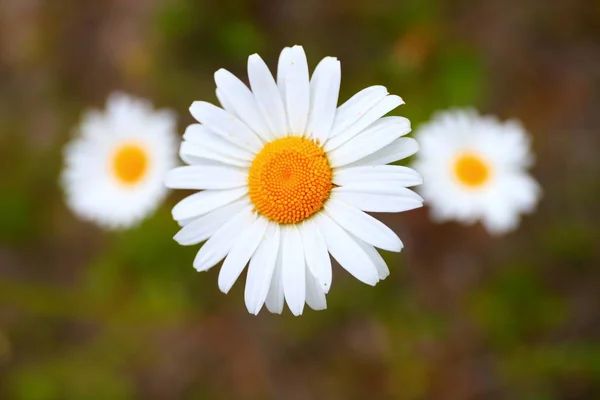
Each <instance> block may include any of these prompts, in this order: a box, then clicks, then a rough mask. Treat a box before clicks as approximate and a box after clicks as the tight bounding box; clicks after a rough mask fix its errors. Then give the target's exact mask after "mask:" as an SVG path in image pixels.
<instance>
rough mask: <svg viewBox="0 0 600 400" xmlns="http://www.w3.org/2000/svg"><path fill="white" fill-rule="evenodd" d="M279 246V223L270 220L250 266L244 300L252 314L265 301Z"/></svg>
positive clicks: (256, 312) (255, 313)
mask: <svg viewBox="0 0 600 400" xmlns="http://www.w3.org/2000/svg"><path fill="white" fill-rule="evenodd" d="M279 247H280V228H279V225H278V224H276V223H273V222H270V223H269V226H268V227H267V231H266V232H265V235H264V237H263V240H262V241H261V242H260V244H259V245H258V248H257V249H256V252H255V253H254V255H253V256H252V259H251V260H250V265H249V266H248V276H247V277H246V289H245V291H244V300H245V302H246V308H248V312H249V313H251V314H254V315H257V314H258V313H259V311H260V309H261V308H262V306H263V304H264V303H265V300H266V298H267V294H268V293H269V287H270V285H271V280H272V278H273V272H274V270H275V265H276V263H277V255H278V253H279Z"/></svg>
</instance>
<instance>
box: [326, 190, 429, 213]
mask: <svg viewBox="0 0 600 400" xmlns="http://www.w3.org/2000/svg"><path fill="white" fill-rule="evenodd" d="M400 189H404V188H400ZM405 191H406V193H405V194H404V195H400V194H372V193H361V192H356V191H346V190H344V188H343V187H337V188H334V189H333V190H332V191H331V198H332V199H335V200H338V201H341V202H342V203H346V204H348V205H351V206H354V207H356V208H358V209H359V210H363V211H368V212H385V213H392V212H402V211H408V210H414V209H415V208H419V207H422V206H423V199H422V198H421V197H420V196H419V195H418V194H416V193H415V192H413V191H411V190H409V189H405Z"/></svg>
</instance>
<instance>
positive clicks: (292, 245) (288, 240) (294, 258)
mask: <svg viewBox="0 0 600 400" xmlns="http://www.w3.org/2000/svg"><path fill="white" fill-rule="evenodd" d="M303 253H304V252H303V247H302V237H301V236H300V232H299V231H298V228H297V227H296V226H295V225H290V226H286V227H283V228H282V231H281V254H282V263H283V265H282V267H283V270H282V274H281V277H282V280H283V293H284V294H285V301H286V303H287V305H288V307H289V308H290V311H291V312H292V314H294V315H296V316H298V315H301V314H302V310H304V303H305V301H306V278H305V277H304V275H305V273H306V264H305V262H304V254H303Z"/></svg>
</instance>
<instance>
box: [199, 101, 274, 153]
mask: <svg viewBox="0 0 600 400" xmlns="http://www.w3.org/2000/svg"><path fill="white" fill-rule="evenodd" d="M190 113H191V114H192V116H193V117H194V118H196V120H197V121H199V122H201V123H202V125H203V126H204V127H205V128H207V129H209V130H210V131H211V132H214V133H216V134H218V135H219V136H221V137H222V138H224V139H226V140H229V141H230V142H232V143H234V144H235V145H237V146H240V147H242V148H244V149H246V150H249V151H252V152H254V153H257V152H258V151H260V149H262V147H263V143H262V142H261V140H260V139H259V138H258V136H256V134H255V133H254V132H252V130H251V129H250V128H248V126H246V124H244V123H243V122H242V121H241V120H240V119H239V118H237V117H236V116H235V115H232V114H230V113H228V112H227V111H225V110H223V109H222V108H220V107H217V106H215V105H213V104H210V103H207V102H205V101H195V102H193V103H192V105H191V106H190Z"/></svg>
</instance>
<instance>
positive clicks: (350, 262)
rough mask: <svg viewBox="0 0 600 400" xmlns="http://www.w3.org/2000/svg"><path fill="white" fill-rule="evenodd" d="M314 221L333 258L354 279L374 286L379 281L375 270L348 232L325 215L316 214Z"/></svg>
mask: <svg viewBox="0 0 600 400" xmlns="http://www.w3.org/2000/svg"><path fill="white" fill-rule="evenodd" d="M314 220H315V222H316V224H317V226H318V227H319V230H320V231H321V233H322V234H323V237H324V238H325V243H327V248H328V249H329V252H330V253H331V255H332V256H333V258H335V259H336V260H337V262H338V263H340V265H341V266H342V267H343V268H344V269H345V270H346V271H348V272H349V273H350V274H352V275H353V276H354V277H355V278H356V279H358V280H359V281H361V282H364V283H366V284H367V285H371V286H375V284H376V283H377V282H378V281H379V274H378V272H377V269H376V268H375V265H374V264H373V262H372V261H371V259H370V258H369V256H368V255H367V253H365V252H364V251H363V250H362V249H361V248H360V246H358V245H357V244H356V241H355V240H354V239H352V237H351V236H350V235H349V234H348V232H347V231H346V230H344V229H343V228H342V227H341V226H339V225H338V224H337V223H335V222H334V221H333V220H332V219H331V218H330V217H328V216H327V214H325V213H320V214H317V215H316V216H315V217H314Z"/></svg>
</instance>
